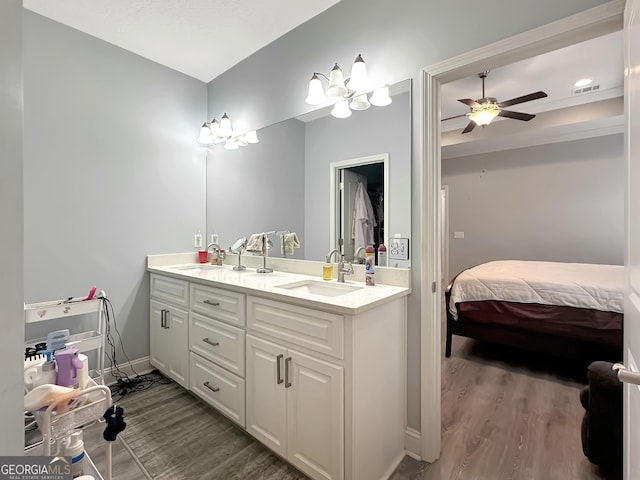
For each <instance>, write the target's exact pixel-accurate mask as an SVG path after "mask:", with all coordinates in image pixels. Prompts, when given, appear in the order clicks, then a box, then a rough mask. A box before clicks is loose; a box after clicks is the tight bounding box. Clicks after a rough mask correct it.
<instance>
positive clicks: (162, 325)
mask: <svg viewBox="0 0 640 480" xmlns="http://www.w3.org/2000/svg"><path fill="white" fill-rule="evenodd" d="M167 312H168V310H167V309H166V308H163V309H162V310H160V328H167Z"/></svg>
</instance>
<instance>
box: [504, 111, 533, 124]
mask: <svg viewBox="0 0 640 480" xmlns="http://www.w3.org/2000/svg"><path fill="white" fill-rule="evenodd" d="M498 116H499V117H505V118H513V119H514V120H522V121H524V122H528V121H529V120H531V119H532V118H535V115H531V114H530V113H520V112H511V111H509V110H500V113H498Z"/></svg>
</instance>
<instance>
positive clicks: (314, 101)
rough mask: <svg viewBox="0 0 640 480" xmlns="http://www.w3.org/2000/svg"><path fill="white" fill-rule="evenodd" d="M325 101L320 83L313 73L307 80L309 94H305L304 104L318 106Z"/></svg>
mask: <svg viewBox="0 0 640 480" xmlns="http://www.w3.org/2000/svg"><path fill="white" fill-rule="evenodd" d="M326 101H327V97H326V96H325V94H324V89H323V88H322V82H321V81H320V78H318V75H317V74H315V73H314V74H313V76H312V77H311V80H309V93H308V94H307V98H306V100H305V102H307V103H308V104H309V105H320V104H322V103H324V102H326Z"/></svg>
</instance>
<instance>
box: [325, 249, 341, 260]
mask: <svg viewBox="0 0 640 480" xmlns="http://www.w3.org/2000/svg"><path fill="white" fill-rule="evenodd" d="M336 253H337V254H338V255H340V250H338V249H337V248H334V249H333V250H331V251H330V252H329V254H328V255H327V263H329V262H331V257H333V256H334V255H335V254H336ZM338 258H339V257H338Z"/></svg>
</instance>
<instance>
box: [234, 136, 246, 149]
mask: <svg viewBox="0 0 640 480" xmlns="http://www.w3.org/2000/svg"><path fill="white" fill-rule="evenodd" d="M245 136H246V135H245V134H242V135H238V136H237V137H234V140H235V142H236V145H238V146H239V147H246V146H247V145H249V142H247V139H246V138H245Z"/></svg>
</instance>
